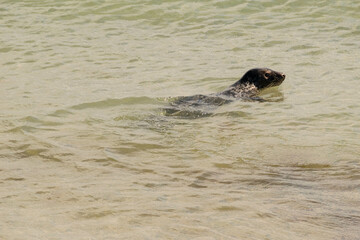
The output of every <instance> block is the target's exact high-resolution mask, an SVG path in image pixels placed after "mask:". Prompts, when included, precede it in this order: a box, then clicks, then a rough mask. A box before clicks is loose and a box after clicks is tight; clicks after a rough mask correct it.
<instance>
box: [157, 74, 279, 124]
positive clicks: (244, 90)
mask: <svg viewBox="0 0 360 240" xmlns="http://www.w3.org/2000/svg"><path fill="white" fill-rule="evenodd" d="M285 77H286V76H285V74H283V73H281V72H277V71H274V70H271V69H269V68H253V69H250V70H249V71H247V72H246V73H245V74H244V76H242V77H241V78H240V80H238V81H237V82H235V83H234V84H232V85H230V86H229V87H228V88H227V89H225V90H224V91H221V92H218V93H213V94H210V95H193V96H185V97H177V98H176V100H175V101H173V102H171V103H170V105H171V108H165V109H164V111H165V114H166V115H173V116H174V115H176V116H185V117H189V116H192V115H194V116H193V117H199V116H208V115H209V114H210V113H209V112H208V110H212V109H214V108H216V107H218V106H221V105H223V104H226V103H230V102H232V101H235V100H239V99H242V100H246V101H259V102H264V101H266V100H265V99H263V98H261V97H259V96H258V94H259V93H260V92H261V91H262V90H264V89H267V88H270V87H275V86H279V85H280V84H281V83H282V82H283V81H284V80H285ZM193 113H194V114H193Z"/></svg>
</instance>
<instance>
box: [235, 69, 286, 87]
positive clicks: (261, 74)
mask: <svg viewBox="0 0 360 240" xmlns="http://www.w3.org/2000/svg"><path fill="white" fill-rule="evenodd" d="M284 80H285V74H283V73H281V72H277V71H274V70H271V69H269V68H253V69H250V70H249V71H247V72H246V73H245V74H244V76H243V77H242V78H241V79H240V80H239V81H237V82H236V83H234V84H233V85H231V86H230V87H237V86H240V85H254V86H255V87H256V88H257V90H263V89H265V88H269V87H275V86H279V85H280V84H281V83H282V82H283V81H284Z"/></svg>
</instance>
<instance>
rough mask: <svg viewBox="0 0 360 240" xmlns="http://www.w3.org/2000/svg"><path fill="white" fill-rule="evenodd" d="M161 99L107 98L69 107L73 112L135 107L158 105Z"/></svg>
mask: <svg viewBox="0 0 360 240" xmlns="http://www.w3.org/2000/svg"><path fill="white" fill-rule="evenodd" d="M160 100H161V99H156V98H150V97H126V98H120V99H116V98H109V99H106V100H101V101H96V102H86V103H81V104H77V105H74V106H72V107H70V108H71V109H74V110H83V109H88V108H97V109H103V108H110V107H116V106H121V105H136V104H158V103H159V102H160Z"/></svg>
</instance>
